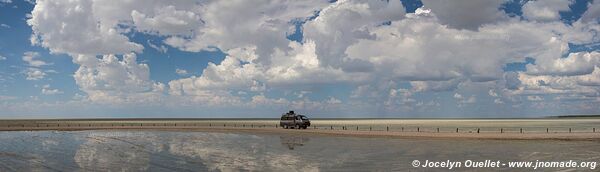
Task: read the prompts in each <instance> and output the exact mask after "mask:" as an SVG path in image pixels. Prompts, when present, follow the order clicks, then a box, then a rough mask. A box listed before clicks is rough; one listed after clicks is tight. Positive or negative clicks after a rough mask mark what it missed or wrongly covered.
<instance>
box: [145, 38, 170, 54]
mask: <svg viewBox="0 0 600 172" xmlns="http://www.w3.org/2000/svg"><path fill="white" fill-rule="evenodd" d="M147 43H148V46H150V48H153V49H155V50H156V51H158V52H161V53H167V50H169V49H168V48H167V47H165V46H164V45H155V44H153V43H152V42H150V40H148V41H147Z"/></svg>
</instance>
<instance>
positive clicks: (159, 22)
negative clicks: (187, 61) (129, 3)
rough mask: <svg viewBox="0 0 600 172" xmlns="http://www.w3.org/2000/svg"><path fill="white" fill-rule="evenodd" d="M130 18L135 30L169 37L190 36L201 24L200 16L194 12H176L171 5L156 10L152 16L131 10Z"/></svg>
mask: <svg viewBox="0 0 600 172" xmlns="http://www.w3.org/2000/svg"><path fill="white" fill-rule="evenodd" d="M131 17H132V18H133V23H134V24H135V26H136V30H139V31H142V32H151V33H157V34H160V35H169V36H171V35H181V36H190V35H192V33H194V30H195V29H197V28H200V26H201V25H202V24H203V21H202V19H201V18H200V16H198V14H196V13H195V12H194V11H187V10H177V9H176V8H175V6H172V5H169V6H164V7H159V8H156V9H155V11H154V16H148V15H146V14H143V13H141V12H139V11H137V10H133V11H132V12H131Z"/></svg>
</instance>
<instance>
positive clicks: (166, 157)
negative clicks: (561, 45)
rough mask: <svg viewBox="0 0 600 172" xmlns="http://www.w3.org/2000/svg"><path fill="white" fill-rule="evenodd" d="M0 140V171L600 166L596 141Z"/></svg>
mask: <svg viewBox="0 0 600 172" xmlns="http://www.w3.org/2000/svg"><path fill="white" fill-rule="evenodd" d="M0 140H1V141H0V171H381V170H385V171H389V170H391V171H407V170H410V171H414V170H418V169H415V168H414V167H412V166H411V164H410V163H411V162H412V161H413V160H415V159H420V160H425V159H429V160H459V161H460V160H465V159H474V160H483V159H496V160H502V161H509V160H510V161H519V160H540V161H561V160H581V161H583V160H585V161H596V162H598V161H600V151H598V150H600V144H599V143H598V142H597V141H548V140H546V141H501V140H452V139H432V140H427V139H387V138H356V137H329V136H315V135H291V134H283V135H281V134H280V135H276V134H249V133H207V132H174V131H114V132H113V131H71V132H48V131H40V132H0ZM290 150H293V151H290ZM558 155H559V156H558ZM457 170H458V171H462V170H473V169H457ZM500 170H506V171H512V170H514V169H512V170H511V169H500ZM551 170H552V171H556V170H573V169H551ZM580 170H585V169H575V171H580ZM588 170H589V169H588ZM484 171H487V170H484Z"/></svg>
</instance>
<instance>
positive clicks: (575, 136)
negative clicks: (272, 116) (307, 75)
mask: <svg viewBox="0 0 600 172" xmlns="http://www.w3.org/2000/svg"><path fill="white" fill-rule="evenodd" d="M48 130H54V131H79V130H159V131H184V132H244V133H266V134H269V133H270V134H309V135H310V134H314V135H330V136H332V135H333V136H350V137H384V138H442V139H494V140H597V141H600V133H592V132H577V133H485V132H484V133H455V132H439V133H438V132H414V131H408V132H400V131H356V130H329V129H311V128H309V129H305V130H296V129H282V128H272V127H271V128H264V127H263V128H258V127H257V128H247V127H204V126H91V127H88V126H85V127H79V126H70V127H0V131H48ZM0 134H1V133H0Z"/></svg>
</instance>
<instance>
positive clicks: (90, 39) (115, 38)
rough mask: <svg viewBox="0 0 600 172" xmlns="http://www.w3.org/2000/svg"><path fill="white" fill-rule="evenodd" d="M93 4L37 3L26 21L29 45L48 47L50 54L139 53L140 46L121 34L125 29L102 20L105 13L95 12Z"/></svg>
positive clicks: (80, 0)
mask: <svg viewBox="0 0 600 172" xmlns="http://www.w3.org/2000/svg"><path fill="white" fill-rule="evenodd" d="M94 2H95V1H91V0H76V1H53V0H38V1H37V2H36V5H35V7H34V9H33V11H32V12H31V18H30V19H29V20H27V24H29V25H30V26H31V28H32V29H33V35H32V36H31V43H32V44H36V45H41V46H43V47H45V48H48V49H50V51H51V52H52V53H67V54H92V55H97V54H111V53H128V52H132V51H135V52H141V51H142V49H143V47H142V46H141V45H139V44H136V43H133V42H130V41H129V39H128V38H127V37H126V36H125V35H122V34H121V33H122V32H124V30H123V29H119V28H118V26H117V24H118V23H116V22H114V23H113V22H111V21H110V20H107V19H105V20H103V19H104V17H105V16H103V15H107V14H102V13H100V12H102V11H96V10H95V8H96V6H95V5H96V4H95V3H94ZM115 4H116V3H115ZM114 10H119V9H114Z"/></svg>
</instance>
